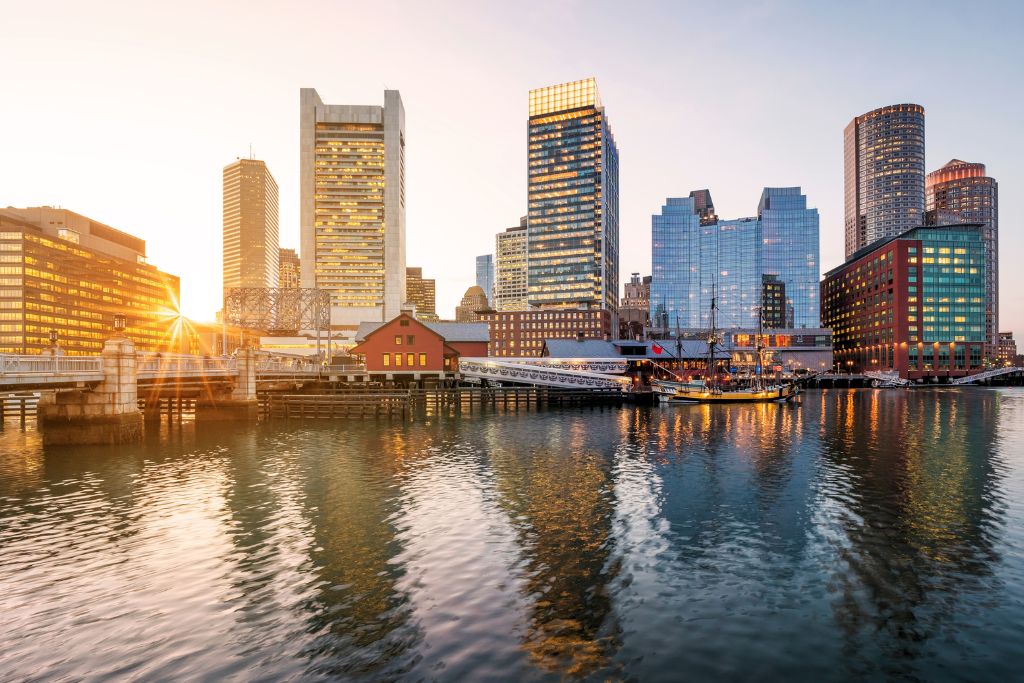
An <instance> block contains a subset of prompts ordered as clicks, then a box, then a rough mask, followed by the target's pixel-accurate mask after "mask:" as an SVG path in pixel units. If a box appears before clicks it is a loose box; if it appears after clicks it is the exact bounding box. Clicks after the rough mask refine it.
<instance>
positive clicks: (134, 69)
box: [0, 0, 1024, 338]
mask: <svg viewBox="0 0 1024 683" xmlns="http://www.w3.org/2000/svg"><path fill="white" fill-rule="evenodd" d="M0 16H3V18H4V29H3V31H2V32H0V33H2V39H0V82H2V84H3V88H2V90H0V206H15V207H23V206H38V205H52V206H62V207H64V208H68V209H72V210H74V211H76V212H78V213H81V214H84V215H86V216H89V217H90V218H93V219H95V220H99V221H102V222H104V223H107V224H109V225H111V226H113V227H116V228H119V229H121V230H124V231H126V232H129V233H131V234H134V235H137V236H139V237H142V238H144V239H145V240H146V242H147V245H148V248H147V252H148V256H149V261H150V263H153V264H154V265H156V266H158V267H159V268H161V269H163V270H166V271H168V272H171V273H174V274H177V275H180V276H181V290H182V292H181V304H182V309H183V312H184V313H185V314H186V315H187V316H189V317H191V318H194V319H198V320H212V319H213V316H214V313H215V312H216V311H217V310H218V309H219V307H220V299H221V221H222V203H221V200H222V194H221V193H222V177H221V173H222V169H223V167H224V166H226V165H228V164H230V163H232V162H233V161H234V160H235V159H236V158H238V157H246V156H248V155H249V150H250V145H251V146H252V152H253V155H254V156H255V157H256V158H258V159H263V160H265V161H266V162H267V164H268V166H269V167H270V170H271V172H272V173H273V175H274V177H275V179H276V180H277V183H278V185H279V187H280V200H279V203H280V207H281V214H280V232H281V246H285V247H288V246H291V247H296V248H297V247H298V243H299V202H298V188H299V146H298V145H299V88H301V87H314V88H316V89H317V90H318V91H319V93H320V96H321V98H322V99H323V100H324V102H326V103H330V104H376V105H381V104H383V99H384V95H383V91H384V89H385V88H392V89H398V90H399V91H400V92H401V95H402V99H403V103H404V105H405V111H406V140H407V146H406V160H407V170H406V173H407V176H406V187H407V214H406V235H407V245H408V246H407V264H408V265H410V266H422V267H423V269H424V276H425V277H434V278H435V279H436V280H437V307H438V312H439V313H440V314H441V315H442V316H452V315H453V312H454V308H455V306H456V305H457V303H458V301H459V299H460V298H461V296H462V294H463V292H465V290H466V288H467V287H469V286H470V285H472V284H474V279H475V262H474V260H475V257H476V256H477V255H478V254H485V253H489V252H492V251H493V250H494V236H495V233H497V232H500V231H502V230H504V229H505V228H507V227H509V226H512V225H515V224H517V223H518V220H519V217H520V216H521V215H523V214H525V213H526V120H527V94H528V91H529V90H530V89H531V88H536V87H540V86H544V85H550V84H555V83H562V82H566V81H572V80H577V79H580V78H585V77H589V76H593V77H595V78H596V79H597V82H598V88H599V90H600V92H601V99H602V103H603V104H604V106H605V108H606V111H607V114H608V117H609V120H610V121H611V126H612V130H613V132H614V135H615V139H616V142H617V144H618V147H619V154H620V170H619V173H620V245H621V246H620V251H621V255H620V280H622V281H626V280H628V278H629V274H630V273H631V272H639V273H642V274H649V273H650V269H651V255H650V242H651V239H650V235H651V215H652V214H654V213H657V212H658V211H659V210H660V207H661V205H662V204H663V203H664V199H665V198H666V197H670V196H686V195H687V194H688V193H689V192H690V190H693V189H701V188H708V189H710V190H711V195H712V197H713V199H714V202H715V208H716V210H717V212H718V214H719V215H720V216H722V217H724V218H737V217H741V216H749V215H752V214H754V213H756V209H757V201H758V198H759V197H760V193H761V189H762V188H763V187H765V186H791V185H799V186H801V187H802V188H803V190H804V192H805V194H806V195H807V196H808V201H809V204H810V205H811V206H814V207H817V208H818V210H819V212H820V217H821V261H822V272H825V271H827V270H829V269H831V268H833V267H835V266H837V265H839V264H840V263H842V260H843V128H844V127H845V126H846V124H847V123H848V122H849V121H850V119H851V118H852V117H853V116H855V115H858V114H862V113H864V112H867V111H869V110H871V109H875V108H877V107H880V106H884V105H887V104H894V103H899V102H914V103H918V104H921V105H924V107H925V109H926V136H927V139H926V154H927V163H928V169H929V170H934V169H935V168H938V167H940V166H942V165H943V164H945V163H946V162H947V161H949V160H950V159H952V158H954V157H956V158H959V159H964V160H967V161H977V162H983V163H985V164H987V166H988V173H989V175H991V176H993V177H995V178H996V179H997V180H998V181H999V189H1000V256H1001V258H1000V263H1001V265H1002V268H1001V273H1000V275H1001V291H1002V301H1001V322H1000V327H1001V329H1004V330H1007V329H1010V330H1018V337H1022V338H1024V297H1022V296H1021V295H1020V294H1019V292H1021V291H1024V269H1022V268H1017V267H1016V264H1017V260H1018V257H1019V255H1020V254H1021V253H1022V249H1024V232H1022V230H1021V228H1020V222H1021V218H1022V216H1024V206H1022V198H1021V191H1020V188H1021V186H1022V183H1024V170H1022V168H1024V165H1022V164H1021V163H1020V160H1021V157H1022V153H1024V143H1022V137H1021V132H1020V112H1021V111H1024V78H1022V73H1021V70H1020V69H1021V64H1024V41H1022V40H1021V38H1022V37H1024V36H1022V35H1021V26H1022V25H1024V24H1022V20H1024V3H1016V2H983V1H975V2H971V3H964V2H938V1H932V2H909V1H907V2H891V0H890V1H886V2H875V1H871V0H864V1H861V2H856V3H844V2H831V3H826V2H785V1H782V0H778V1H771V0H762V1H755V2H727V3H726V2H723V3H709V2H692V3H686V2H664V3H660V2H628V3H627V2H597V1H595V2H584V1H582V0H579V1H574V0H563V1H558V0H548V1H547V2H526V1H524V2H515V3H512V2H499V1H493V2H485V1H476V2H474V1H471V0H467V1H465V2H445V1H442V0H435V1H433V2H429V3H424V2H414V1H410V2H386V1H384V0H377V1H376V2H373V3H365V2H364V3H356V2H347V1H341V0H334V1H326V0H320V1H318V2H314V1H310V0H306V1H302V0H293V1H291V2H287V3H283V2H263V1H259V0H248V1H245V2H236V1H233V0H223V1H218V2H211V1H209V0H204V1H200V2H195V1H193V0H179V1H178V2H175V3H153V2H138V1H137V0H133V1H131V2H104V1H102V0H95V1H93V2H81V1H79V0H74V1H65V0H55V1H51V2H46V3H32V2H23V1H14V0H0Z"/></svg>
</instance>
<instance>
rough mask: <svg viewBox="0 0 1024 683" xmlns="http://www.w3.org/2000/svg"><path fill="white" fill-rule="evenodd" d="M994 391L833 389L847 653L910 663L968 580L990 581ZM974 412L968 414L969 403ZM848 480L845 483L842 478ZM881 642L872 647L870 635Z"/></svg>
mask: <svg viewBox="0 0 1024 683" xmlns="http://www.w3.org/2000/svg"><path fill="white" fill-rule="evenodd" d="M998 400H999V399H998V396H997V395H996V394H994V393H992V392H987V391H977V392H974V391H967V392H956V391H929V390H919V391H914V392H892V391H867V392H865V391H857V392H827V393H825V394H824V398H823V403H824V409H825V415H826V419H825V420H823V422H824V423H826V424H846V425H847V432H846V433H845V434H832V433H825V434H824V443H825V445H826V452H825V459H826V463H827V465H828V468H829V470H831V471H827V472H826V473H825V475H824V476H825V477H826V481H829V482H832V485H837V488H838V486H842V487H843V490H841V491H839V490H833V491H831V492H830V493H829V495H830V497H831V498H832V500H833V502H834V503H836V504H839V505H840V506H841V507H839V508H838V511H837V512H835V513H833V514H835V515H836V517H837V519H836V523H837V524H838V526H839V527H840V530H841V533H842V535H843V538H842V540H841V541H840V542H839V547H838V548H837V550H838V553H839V556H840V558H841V560H842V562H840V563H837V565H836V572H835V574H834V576H833V578H832V584H833V586H834V588H835V590H836V591H838V596H837V599H836V602H835V605H834V611H835V618H836V620H837V621H838V622H839V625H840V626H841V628H842V629H843V631H844V633H845V634H846V636H847V644H846V652H847V654H848V655H849V656H850V661H849V665H850V666H851V667H852V668H853V669H855V670H857V671H858V672H859V673H863V672H861V671H859V670H860V669H865V668H869V667H871V666H873V665H874V662H873V661H867V660H866V659H863V658H862V657H861V656H860V655H861V653H862V652H864V651H870V650H871V649H873V648H877V649H880V650H881V651H882V652H883V653H884V654H885V655H886V656H885V657H882V658H876V659H878V660H879V661H885V662H887V666H889V667H891V668H892V671H887V672H886V673H887V674H890V675H905V674H908V673H911V672H912V669H913V666H914V660H915V658H916V657H917V655H918V653H920V652H921V651H922V650H923V648H924V647H925V644H926V643H927V642H928V641H929V640H930V639H932V638H934V637H935V636H937V635H938V633H939V630H940V628H941V627H942V626H943V625H944V623H945V622H946V621H948V620H949V619H950V618H951V617H952V615H953V613H954V609H955V605H956V603H957V601H958V598H959V596H960V595H961V594H962V593H964V592H972V591H979V590H991V588H992V587H991V578H990V575H991V572H992V564H993V563H994V562H995V561H996V559H997V558H996V556H995V551H994V549H993V537H994V534H995V532H996V530H995V525H996V523H997V522H998V517H997V515H998V514H999V512H998V509H997V508H998V506H999V505H1000V504H1001V503H1000V501H1001V494H1000V493H999V491H998V488H999V486H1000V483H999V479H1000V478H1001V477H1000V475H999V474H998V468H997V467H996V465H997V464H998V463H993V462H992V461H991V458H992V454H993V453H994V452H996V449H995V447H994V443H995V435H996V433H997V431H998V412H999V405H998ZM968 411H969V412H970V413H971V415H970V419H966V418H965V417H964V414H965V413H966V412H968ZM840 482H841V483H840ZM869 644H870V645H871V646H873V647H866V646H867V645H869Z"/></svg>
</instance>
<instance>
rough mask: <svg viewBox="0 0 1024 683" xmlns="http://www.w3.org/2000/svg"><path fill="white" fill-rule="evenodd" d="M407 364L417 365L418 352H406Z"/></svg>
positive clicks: (410, 365)
mask: <svg viewBox="0 0 1024 683" xmlns="http://www.w3.org/2000/svg"><path fill="white" fill-rule="evenodd" d="M405 364H406V365H408V366H409V367H410V368H411V367H412V366H414V365H416V354H415V353H407V354H405Z"/></svg>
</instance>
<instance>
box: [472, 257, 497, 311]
mask: <svg viewBox="0 0 1024 683" xmlns="http://www.w3.org/2000/svg"><path fill="white" fill-rule="evenodd" d="M476 286H477V287H479V288H480V289H482V290H484V294H486V295H487V302H488V303H489V304H492V305H493V304H494V256H493V255H491V254H482V255H480V256H477V257H476Z"/></svg>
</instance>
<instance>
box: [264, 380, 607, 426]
mask: <svg viewBox="0 0 1024 683" xmlns="http://www.w3.org/2000/svg"><path fill="white" fill-rule="evenodd" d="M623 401H624V395H623V394H622V392H620V391H619V390H617V389H553V388H547V387H472V386H458V387H433V388H409V389H382V388H380V387H373V386H371V387H366V389H365V390H360V388H353V387H352V386H351V385H349V386H348V387H345V388H344V389H340V390H336V391H331V392H328V393H316V394H311V393H310V394H283V393H268V394H263V395H261V396H260V397H259V402H260V415H261V416H262V417H263V419H268V420H272V419H285V420H293V419H294V420H308V419H344V418H380V417H386V418H408V417H412V416H414V415H417V414H433V415H441V414H459V413H462V412H479V411H483V410H488V409H490V410H498V409H501V410H538V409H542V408H546V407H551V406H584V405H619V404H621V403H622V402H623Z"/></svg>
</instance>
